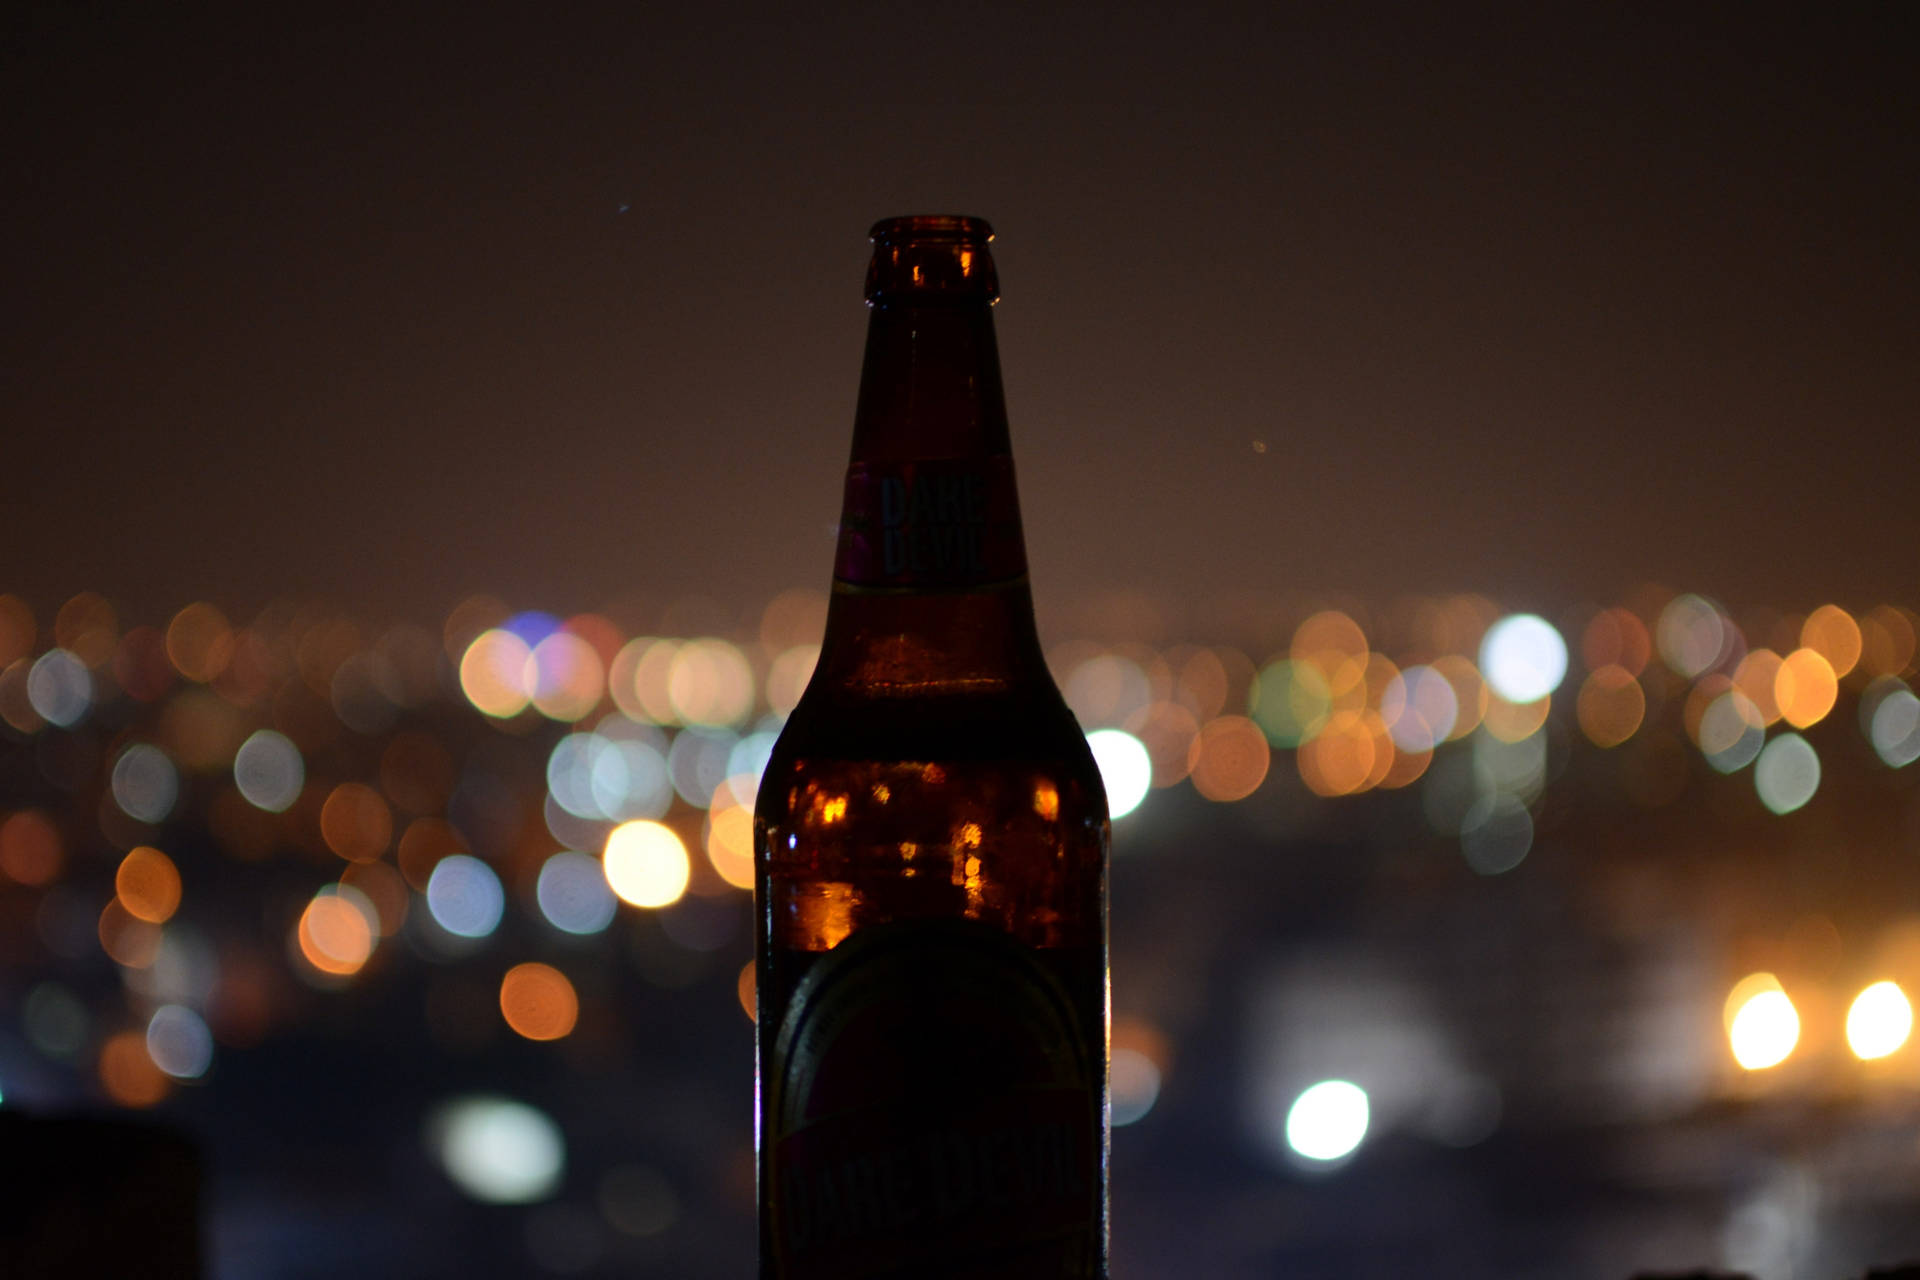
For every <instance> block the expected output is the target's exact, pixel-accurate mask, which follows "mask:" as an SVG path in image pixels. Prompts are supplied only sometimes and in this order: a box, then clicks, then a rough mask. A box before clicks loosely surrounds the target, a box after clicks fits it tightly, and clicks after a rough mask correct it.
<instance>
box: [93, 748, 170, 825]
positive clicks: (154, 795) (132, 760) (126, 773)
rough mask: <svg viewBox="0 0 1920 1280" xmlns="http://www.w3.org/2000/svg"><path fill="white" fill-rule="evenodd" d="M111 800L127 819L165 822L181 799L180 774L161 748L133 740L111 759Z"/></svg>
mask: <svg viewBox="0 0 1920 1280" xmlns="http://www.w3.org/2000/svg"><path fill="white" fill-rule="evenodd" d="M110 785H111V786H112V789H113V800H114V803H115V804H117V805H119V806H120V811H121V812H122V813H124V814H126V815H127V816H128V817H129V818H133V819H136V820H138V821H140V822H148V823H155V822H165V821H166V820H167V815H168V814H170V813H172V812H173V806H174V802H175V801H176V800H178V799H179V798H180V774H179V772H178V771H177V770H176V769H175V768H174V767H173V761H172V760H169V759H168V758H167V753H166V752H164V751H162V750H161V749H160V748H158V747H156V746H153V745H151V744H149V743H145V742H136V743H134V744H133V745H132V746H130V747H128V748H127V749H126V750H125V751H122V752H121V753H120V758H119V759H118V760H115V761H114V762H113V777H112V781H111V784H110Z"/></svg>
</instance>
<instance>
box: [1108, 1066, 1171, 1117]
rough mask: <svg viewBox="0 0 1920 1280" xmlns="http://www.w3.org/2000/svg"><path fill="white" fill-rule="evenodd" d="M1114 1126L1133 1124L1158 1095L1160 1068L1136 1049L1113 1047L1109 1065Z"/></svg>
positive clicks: (1149, 1108) (1146, 1110)
mask: <svg viewBox="0 0 1920 1280" xmlns="http://www.w3.org/2000/svg"><path fill="white" fill-rule="evenodd" d="M1109 1077H1110V1079H1111V1081H1112V1093H1113V1123H1114V1125H1115V1127H1118V1126H1121V1125H1129V1124H1133V1123H1134V1122H1135V1121H1137V1120H1140V1119H1141V1118H1143V1117H1144V1116H1145V1115H1146V1114H1147V1113H1148V1112H1149V1111H1151V1110H1153V1104H1154V1102H1155V1101H1157V1100H1158V1099H1159V1097H1160V1068H1159V1067H1157V1066H1155V1065H1154V1062H1153V1059H1152V1058H1149V1057H1148V1056H1147V1055H1146V1054H1144V1053H1142V1052H1141V1051H1140V1050H1138V1049H1131V1048H1126V1047H1124V1046H1123V1047H1117V1048H1115V1049H1114V1051H1113V1059H1112V1064H1111V1066H1110V1068H1109Z"/></svg>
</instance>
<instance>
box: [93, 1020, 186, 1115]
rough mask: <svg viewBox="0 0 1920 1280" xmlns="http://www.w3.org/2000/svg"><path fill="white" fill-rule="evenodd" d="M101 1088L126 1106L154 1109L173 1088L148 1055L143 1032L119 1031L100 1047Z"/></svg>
mask: <svg viewBox="0 0 1920 1280" xmlns="http://www.w3.org/2000/svg"><path fill="white" fill-rule="evenodd" d="M99 1070H100V1087H101V1088H102V1089H103V1090H105V1091H106V1095H107V1097H108V1098H110V1099H112V1100H113V1101H114V1102H115V1103H117V1104H118V1105H120V1106H123V1107H151V1106H153V1105H155V1104H156V1103H158V1102H159V1101H160V1100H161V1099H162V1098H165V1097H166V1096H167V1093H168V1091H169V1090H170V1089H171V1087H172V1085H171V1083H170V1082H169V1080H168V1079H167V1075H166V1073H165V1072H164V1071H162V1070H161V1069H160V1068H159V1067H158V1066H156V1065H154V1061H153V1058H152V1056H151V1055H149V1054H148V1053H147V1035H146V1032H145V1031H144V1030H135V1029H132V1028H129V1029H128V1030H125V1031H116V1032H115V1033H114V1034H113V1035H111V1036H108V1037H107V1040H106V1043H104V1044H102V1045H101V1046H100V1067H99Z"/></svg>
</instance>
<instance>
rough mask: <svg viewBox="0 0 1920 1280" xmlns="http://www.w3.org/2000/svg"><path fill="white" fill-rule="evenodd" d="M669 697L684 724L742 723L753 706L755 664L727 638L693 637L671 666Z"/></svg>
mask: <svg viewBox="0 0 1920 1280" xmlns="http://www.w3.org/2000/svg"><path fill="white" fill-rule="evenodd" d="M667 701H668V703H669V704H670V705H671V706H672V707H673V711H674V715H675V716H676V717H677V718H678V719H679V720H680V722H681V723H682V724H688V725H710V726H719V725H734V724H738V723H740V722H741V721H742V720H744V719H746V718H747V714H748V713H749V712H750V711H752V710H753V668H752V667H750V666H749V665H748V664H747V658H746V655H745V654H743V653H742V652H741V651H740V650H739V648H738V647H737V646H735V645H733V644H732V643H730V642H728V641H726V640H721V639H716V638H714V637H711V636H708V637H703V638H701V639H698V640H690V641H688V642H687V643H686V644H683V645H681V646H680V647H679V649H678V650H677V651H676V652H675V653H674V655H673V660H672V662H671V664H670V665H669V666H668V668H667Z"/></svg>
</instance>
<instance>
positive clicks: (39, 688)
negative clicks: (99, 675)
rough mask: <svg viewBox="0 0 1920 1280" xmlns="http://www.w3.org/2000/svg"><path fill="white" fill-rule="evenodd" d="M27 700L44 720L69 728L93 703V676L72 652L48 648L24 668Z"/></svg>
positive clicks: (78, 721) (77, 721)
mask: <svg viewBox="0 0 1920 1280" xmlns="http://www.w3.org/2000/svg"><path fill="white" fill-rule="evenodd" d="M27 701H28V702H30V703H31V704H32V705H33V709H34V710H35V711H36V712H38V713H39V715H40V717H41V718H42V719H43V720H45V721H46V722H47V723H48V724H51V725H56V726H58V727H59V728H62V729H71V728H72V727H73V726H74V725H76V724H79V723H80V721H81V720H83V719H85V718H86V714H87V709H88V708H89V707H91V706H92V705H93V676H92V674H91V673H90V672H89V671H88V670H87V664H86V663H84V662H82V661H81V660H80V659H79V658H78V657H77V656H75V655H74V654H72V653H70V652H68V651H67V650H65V649H49V650H47V651H46V652H45V653H43V654H41V655H40V656H39V657H38V658H36V659H34V663H33V665H32V666H31V667H29V668H28V669H27Z"/></svg>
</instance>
